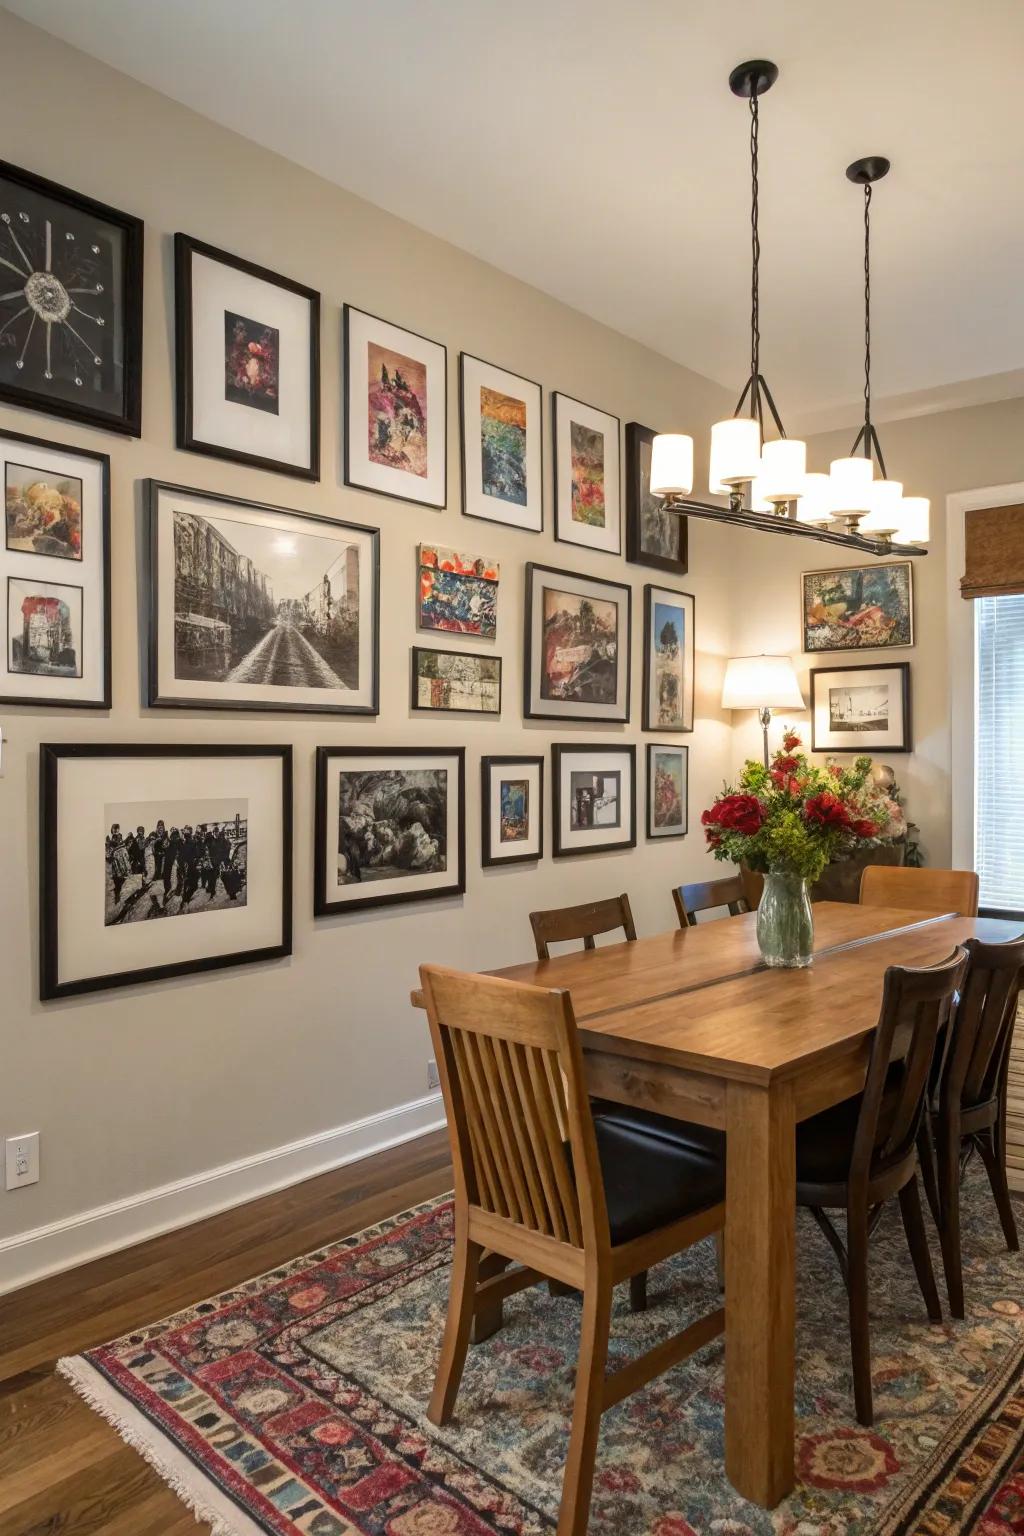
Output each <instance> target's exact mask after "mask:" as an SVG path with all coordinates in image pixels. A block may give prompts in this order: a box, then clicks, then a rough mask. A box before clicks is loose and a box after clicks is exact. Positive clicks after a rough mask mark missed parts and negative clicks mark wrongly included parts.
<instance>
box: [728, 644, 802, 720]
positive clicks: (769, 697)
mask: <svg viewBox="0 0 1024 1536" xmlns="http://www.w3.org/2000/svg"><path fill="white" fill-rule="evenodd" d="M803 707H804V698H803V694H802V693H801V692H800V684H799V683H798V682H797V676H796V672H795V670H794V668H793V663H792V662H791V661H790V659H789V657H788V656H734V657H733V658H732V660H731V661H730V662H729V663H728V665H727V666H726V669H725V681H724V682H723V684H722V708H723V709H764V708H768V709H803Z"/></svg>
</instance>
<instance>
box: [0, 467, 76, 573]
mask: <svg viewBox="0 0 1024 1536" xmlns="http://www.w3.org/2000/svg"><path fill="white" fill-rule="evenodd" d="M4 514H5V530H6V532H5V536H6V540H7V548H8V549H13V550H17V551H18V553H19V554H24V555H48V556H50V557H51V558H52V559H55V560H81V558H82V482H81V480H79V479H77V478H74V477H72V476H68V475H61V474H43V475H41V474H40V473H39V471H38V470H37V469H31V468H29V467H27V466H26V465H24V464H5V465H4Z"/></svg>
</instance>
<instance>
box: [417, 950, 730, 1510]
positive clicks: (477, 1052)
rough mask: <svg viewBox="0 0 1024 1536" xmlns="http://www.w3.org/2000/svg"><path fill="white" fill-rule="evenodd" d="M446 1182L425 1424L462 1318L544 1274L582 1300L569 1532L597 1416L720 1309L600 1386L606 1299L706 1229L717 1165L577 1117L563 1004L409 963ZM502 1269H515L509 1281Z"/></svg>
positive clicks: (453, 1377)
mask: <svg viewBox="0 0 1024 1536" xmlns="http://www.w3.org/2000/svg"><path fill="white" fill-rule="evenodd" d="M420 978H421V981H422V985H423V995H424V999H425V1002H426V1007H427V1017H428V1019H429V1020H430V1033H431V1038H432V1040H433V1044H434V1050H435V1054H436V1059H437V1064H438V1068H439V1070H440V1076H441V1086H442V1089H443V1092H444V1101H445V1109H446V1111H447V1114H448V1132H449V1138H450V1141H451V1149H452V1162H453V1164H454V1170H455V1252H454V1259H453V1263H452V1278H451V1290H450V1294H449V1301H448V1319H447V1323H446V1325H445V1332H444V1341H443V1343H442V1346H441V1358H440V1363H439V1365H438V1369H437V1378H436V1381H435V1384H434V1391H433V1396H432V1397H431V1399H430V1406H429V1408H428V1410H427V1411H428V1416H429V1418H430V1419H431V1421H432V1422H433V1423H435V1424H439V1425H440V1424H445V1423H447V1422H448V1420H449V1419H450V1417H451V1415H452V1411H453V1408H454V1405H455V1399H456V1395H457V1393H458V1389H459V1382H460V1380H461V1377H462V1371H463V1367H464V1365H465V1361H466V1353H467V1349H468V1345H469V1339H470V1330H471V1327H472V1324H473V1319H474V1316H480V1315H481V1314H483V1315H484V1316H485V1317H487V1318H491V1319H493V1313H494V1309H495V1307H496V1306H497V1308H498V1309H499V1311H500V1305H501V1302H502V1300H503V1299H504V1298H505V1297H508V1296H512V1295H514V1294H515V1293H516V1292H517V1291H522V1290H525V1289H526V1288H527V1287H528V1286H533V1285H536V1284H538V1283H539V1282H540V1281H541V1280H542V1279H543V1278H545V1277H551V1278H554V1279H556V1280H559V1281H562V1282H564V1283H565V1284H566V1285H569V1286H572V1287H575V1288H577V1289H579V1290H581V1291H582V1293H583V1318H582V1325H581V1331H580V1353H579V1362H578V1365H577V1368H576V1392H575V1401H574V1406H573V1416H572V1429H571V1433H570V1438H569V1453H568V1459H567V1461H566V1467H565V1477H564V1481H563V1487H562V1503H561V1511H560V1514H559V1519H558V1536H584V1533H585V1532H586V1529H587V1517H588V1513H589V1508H590V1492H591V1485H592V1482H593V1475H594V1462H595V1456H596V1450H597V1438H598V1430H599V1427H600V1422H601V1415H602V1413H603V1412H604V1410H605V1409H607V1408H610V1407H612V1406H613V1405H614V1404H615V1403H619V1402H621V1401H622V1399H623V1398H625V1397H627V1396H629V1395H630V1394H631V1393H632V1392H635V1391H636V1390H637V1389H638V1388H639V1387H642V1386H643V1385H645V1384H646V1383H647V1382H648V1381H650V1380H652V1378H654V1377H655V1376H659V1375H660V1374H661V1373H662V1372H663V1371H666V1370H668V1369H669V1368H670V1366H673V1365H675V1364H677V1363H678V1362H679V1361H680V1360H684V1359H685V1358H686V1357H687V1356H688V1355H690V1354H692V1353H693V1351H694V1350H696V1349H700V1348H701V1347H702V1346H703V1345H704V1344H707V1343H709V1342H710V1340H712V1339H714V1338H717V1337H718V1335H719V1334H720V1333H721V1332H722V1330H723V1328H724V1326H725V1314H724V1311H723V1310H722V1309H721V1308H718V1309H717V1310H715V1311H713V1312H711V1313H709V1314H708V1315H706V1316H705V1317H702V1318H700V1319H699V1320H698V1321H696V1322H694V1323H691V1324H690V1325H689V1327H687V1328H684V1329H683V1330H682V1332H680V1333H677V1334H675V1335H674V1336H673V1337H671V1338H669V1339H666V1340H664V1341H663V1342H662V1343H660V1344H657V1345H656V1346H655V1347H654V1348H653V1349H651V1350H649V1351H648V1352H647V1353H646V1354H644V1355H641V1356H640V1357H639V1358H638V1359H636V1360H632V1361H631V1362H630V1363H629V1364H628V1365H626V1366H623V1367H622V1368H621V1369H620V1370H617V1371H615V1372H614V1373H613V1374H612V1375H610V1376H608V1375H606V1374H605V1367H606V1362H607V1356H608V1340H609V1332H610V1327H611V1309H612V1289H613V1287H614V1286H615V1285H616V1283H617V1282H619V1281H620V1280H625V1279H628V1278H629V1277H630V1276H631V1275H634V1274H636V1273H637V1272H638V1271H640V1270H644V1269H646V1268H647V1267H648V1266H649V1265H651V1264H656V1263H658V1262H659V1261H660V1260H662V1259H666V1258H669V1257H670V1256H671V1255H673V1254H676V1253H680V1252H682V1250H684V1249H686V1248H688V1247H690V1245H691V1244H693V1243H696V1242H699V1241H700V1240H701V1239H702V1238H704V1237H707V1236H708V1235H709V1234H710V1233H712V1232H715V1231H717V1230H719V1229H720V1228H721V1226H722V1222H723V1218H724V1206H723V1203H722V1201H723V1195H724V1188H725V1181H724V1170H723V1167H722V1165H721V1164H720V1163H719V1162H717V1161H716V1160H715V1159H713V1158H709V1157H705V1156H704V1155H702V1154H700V1153H696V1152H692V1151H691V1152H689V1153H685V1152H683V1151H681V1150H680V1149H678V1148H674V1147H671V1146H669V1144H668V1143H666V1142H665V1141H664V1140H661V1139H659V1138H656V1137H647V1136H644V1135H643V1134H642V1133H638V1132H636V1131H633V1132H629V1131H624V1130H622V1129H620V1128H615V1127H609V1126H602V1125H601V1124H600V1123H599V1122H595V1121H594V1119H593V1117H592V1115H591V1113H590V1104H589V1101H588V1099H587V1093H586V1088H585V1086H584V1079H583V1058H582V1053H581V1050H580V1044H579V1037H578V1035H577V1031H576V1021H575V1019H574V1017H573V1010H572V1003H571V1000H570V997H569V994H568V992H565V991H561V990H547V989H545V988H542V987H530V986H524V985H519V984H517V983H515V982H511V981H505V980H502V979H501V978H498V977H491V976H479V975H466V974H463V973H461V972H459V971H453V970H447V969H445V968H444V967H441V966H436V965H423V966H421V967H420ZM510 1261H513V1262H515V1263H516V1264H517V1265H518V1266H519V1267H517V1268H514V1269H511V1270H509V1269H508V1268H507V1265H508V1263H509V1262H510Z"/></svg>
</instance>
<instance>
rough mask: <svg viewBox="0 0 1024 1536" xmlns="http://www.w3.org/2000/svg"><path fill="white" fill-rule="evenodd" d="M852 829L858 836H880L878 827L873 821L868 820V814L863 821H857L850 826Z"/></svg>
mask: <svg viewBox="0 0 1024 1536" xmlns="http://www.w3.org/2000/svg"><path fill="white" fill-rule="evenodd" d="M850 831H851V832H854V833H856V835H857V836H858V837H877V836H878V828H877V827H876V826H875V824H874V822H873V821H868V819H867V817H866V816H865V818H864V820H863V821H855V822H854V823H853V825H852V827H851V828H850Z"/></svg>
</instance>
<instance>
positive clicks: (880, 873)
mask: <svg viewBox="0 0 1024 1536" xmlns="http://www.w3.org/2000/svg"><path fill="white" fill-rule="evenodd" d="M860 901H861V905H862V906H872V907H917V908H918V909H919V910H921V911H922V912H959V913H960V916H961V917H977V915H978V877H977V875H976V874H975V873H974V870H973V869H910V868H908V867H907V866H906V865H902V864H868V865H867V867H866V868H865V869H864V872H863V873H862V875H861V877H860Z"/></svg>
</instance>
